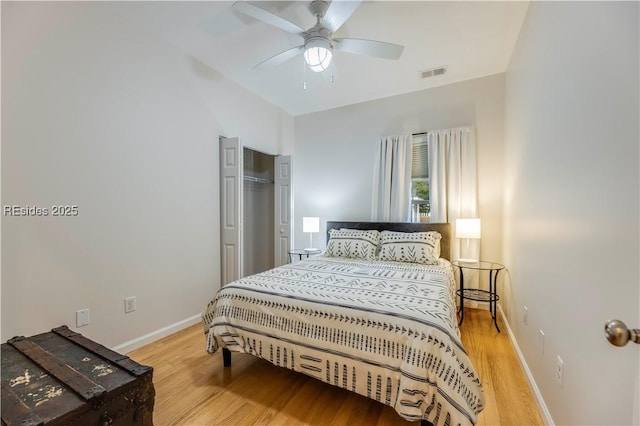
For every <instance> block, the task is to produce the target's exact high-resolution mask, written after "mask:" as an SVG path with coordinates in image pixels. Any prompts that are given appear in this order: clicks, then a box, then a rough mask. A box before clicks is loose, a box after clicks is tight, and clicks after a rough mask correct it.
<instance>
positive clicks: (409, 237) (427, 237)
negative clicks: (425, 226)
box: [380, 231, 442, 265]
mask: <svg viewBox="0 0 640 426" xmlns="http://www.w3.org/2000/svg"><path fill="white" fill-rule="evenodd" d="M441 238H442V235H440V233H439V232H433V231H432V232H394V231H382V233H381V235H380V260H392V261H395V262H411V263H422V264H425V265H437V264H438V258H439V257H440V239H441Z"/></svg>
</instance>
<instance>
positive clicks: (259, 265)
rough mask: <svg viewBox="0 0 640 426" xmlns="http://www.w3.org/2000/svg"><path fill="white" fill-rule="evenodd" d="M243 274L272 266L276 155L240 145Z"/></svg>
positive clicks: (273, 262)
mask: <svg viewBox="0 0 640 426" xmlns="http://www.w3.org/2000/svg"><path fill="white" fill-rule="evenodd" d="M242 158H243V185H242V187H243V190H242V192H243V194H242V196H243V203H242V204H243V207H242V216H243V219H244V220H243V228H244V229H243V232H242V235H243V237H242V238H243V241H242V243H243V244H242V245H243V250H242V251H243V253H242V257H243V271H242V272H243V276H245V277H246V276H248V275H253V274H257V273H260V272H264V271H266V270H268V269H271V268H273V267H274V266H275V259H274V235H275V233H274V228H275V225H274V222H275V215H274V209H275V202H274V199H275V197H274V195H275V188H274V178H275V176H274V175H275V171H274V159H275V156H273V155H269V154H265V153H262V152H259V151H254V150H252V149H250V148H246V147H244V148H243V152H242Z"/></svg>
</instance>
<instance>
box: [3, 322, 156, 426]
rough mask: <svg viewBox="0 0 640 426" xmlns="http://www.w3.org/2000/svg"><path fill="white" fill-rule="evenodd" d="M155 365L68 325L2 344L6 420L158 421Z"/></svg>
mask: <svg viewBox="0 0 640 426" xmlns="http://www.w3.org/2000/svg"><path fill="white" fill-rule="evenodd" d="M152 378H153V369H152V368H151V367H147V366H144V365H140V364H138V363H136V362H135V361H133V360H131V359H130V358H129V357H127V356H125V355H120V354H118V353H117V352H114V351H112V350H110V349H108V348H106V347H104V346H102V345H100V344H98V343H96V342H94V341H92V340H89V339H87V338H86V337H84V336H82V335H81V334H78V333H76V332H73V331H71V330H70V329H69V328H67V327H66V326H62V327H59V328H54V329H53V330H51V332H49V333H43V334H38V335H36V336H32V337H28V338H25V337H15V338H13V339H11V340H9V341H8V342H7V343H6V344H2V425H3V426H4V425H7V426H11V425H22V426H28V425H45V424H46V425H56V426H57V425H83V426H84V425H100V426H103V425H105V426H106V425H116V426H118V425H120V426H125V425H144V426H148V425H153V404H154V401H155V390H154V388H153V382H152Z"/></svg>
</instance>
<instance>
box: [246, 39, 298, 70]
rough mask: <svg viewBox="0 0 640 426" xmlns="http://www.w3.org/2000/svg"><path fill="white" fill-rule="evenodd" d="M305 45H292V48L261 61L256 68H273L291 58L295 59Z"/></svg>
mask: <svg viewBox="0 0 640 426" xmlns="http://www.w3.org/2000/svg"><path fill="white" fill-rule="evenodd" d="M303 48H304V46H303V45H300V46H296V47H292V48H291V49H288V50H285V51H284V52H280V53H278V54H277V55H275V56H272V57H270V58H269V59H267V60H265V61H262V62H260V63H259V64H258V65H256V66H255V67H254V68H263V69H264V68H273V67H276V66H278V65H280V64H283V63H285V62H287V61H288V60H289V59H293V58H295V57H296V56H298V55H301V54H302V52H303Z"/></svg>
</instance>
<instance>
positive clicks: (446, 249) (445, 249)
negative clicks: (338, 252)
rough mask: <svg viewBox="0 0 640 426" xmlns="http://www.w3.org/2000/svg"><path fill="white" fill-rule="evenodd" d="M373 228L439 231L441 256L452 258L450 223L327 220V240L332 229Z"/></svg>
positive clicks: (401, 230)
mask: <svg viewBox="0 0 640 426" xmlns="http://www.w3.org/2000/svg"><path fill="white" fill-rule="evenodd" d="M342 228H348V229H363V230H366V229H373V230H376V231H384V230H387V231H398V232H427V231H437V232H439V233H440V235H442V239H441V240H440V257H443V258H445V259H447V260H451V245H450V241H451V225H450V224H449V223H417V222H415V223H413V222H327V241H329V231H330V230H332V229H342Z"/></svg>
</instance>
